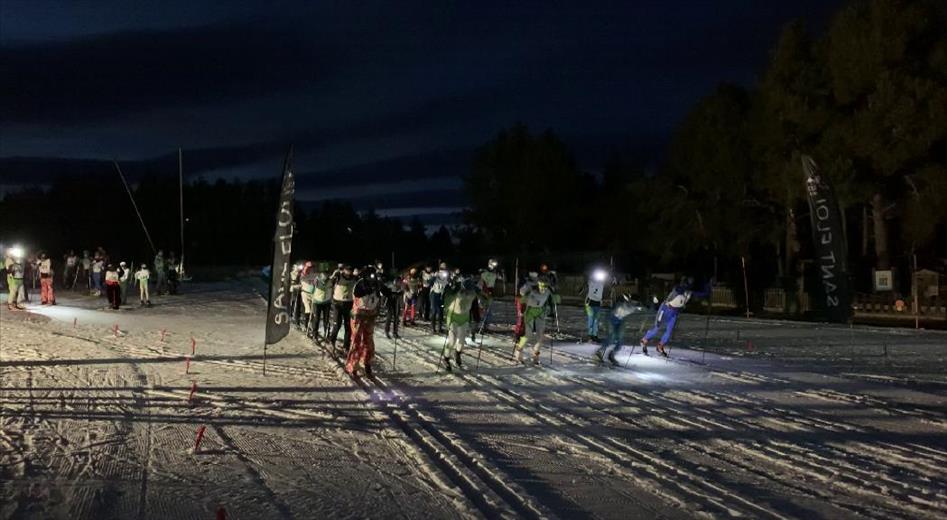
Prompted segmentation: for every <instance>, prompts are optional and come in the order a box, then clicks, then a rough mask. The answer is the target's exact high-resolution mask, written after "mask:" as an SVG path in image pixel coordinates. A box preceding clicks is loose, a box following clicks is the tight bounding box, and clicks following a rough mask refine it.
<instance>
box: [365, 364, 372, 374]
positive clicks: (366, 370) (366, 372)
mask: <svg viewBox="0 0 947 520" xmlns="http://www.w3.org/2000/svg"><path fill="white" fill-rule="evenodd" d="M364 368H365V376H366V377H372V375H373V374H372V366H371V365H368V364H366V365H365V367H364Z"/></svg>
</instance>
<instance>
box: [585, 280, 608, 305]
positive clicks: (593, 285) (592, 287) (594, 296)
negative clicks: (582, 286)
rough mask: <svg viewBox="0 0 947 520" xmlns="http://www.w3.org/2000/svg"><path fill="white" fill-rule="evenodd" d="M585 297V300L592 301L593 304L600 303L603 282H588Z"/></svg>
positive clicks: (603, 289)
mask: <svg viewBox="0 0 947 520" xmlns="http://www.w3.org/2000/svg"><path fill="white" fill-rule="evenodd" d="M586 290H587V291H588V292H587V295H586V298H588V299H589V300H592V301H593V302H599V303H601V302H602V297H603V296H605V282H604V281H601V282H600V281H598V280H589V285H588V287H587V289H586Z"/></svg>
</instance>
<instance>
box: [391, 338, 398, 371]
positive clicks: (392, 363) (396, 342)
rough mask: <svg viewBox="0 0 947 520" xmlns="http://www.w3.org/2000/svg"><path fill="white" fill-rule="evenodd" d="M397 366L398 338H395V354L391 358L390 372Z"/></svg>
mask: <svg viewBox="0 0 947 520" xmlns="http://www.w3.org/2000/svg"><path fill="white" fill-rule="evenodd" d="M397 366H398V336H395V353H394V356H392V358H391V370H392V371H394V370H395V367H397Z"/></svg>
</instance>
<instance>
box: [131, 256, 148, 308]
mask: <svg viewBox="0 0 947 520" xmlns="http://www.w3.org/2000/svg"><path fill="white" fill-rule="evenodd" d="M149 278H151V272H150V271H148V264H141V269H139V270H138V272H136V273H135V281H137V282H138V299H139V301H140V303H139V306H140V307H144V306H145V305H147V306H149V307H151V297H150V295H149V294H148V279H149Z"/></svg>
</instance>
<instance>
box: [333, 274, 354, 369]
mask: <svg viewBox="0 0 947 520" xmlns="http://www.w3.org/2000/svg"><path fill="white" fill-rule="evenodd" d="M354 274H355V273H354V272H353V269H352V266H350V265H344V266H342V267H341V268H340V269H336V271H335V272H334V273H332V276H331V280H332V306H333V307H334V308H335V323H334V324H333V325H332V332H330V333H329V342H330V343H331V344H332V350H333V351H335V350H336V341H337V340H338V338H339V329H340V328H344V329H345V331H344V335H343V337H342V351H343V352H348V351H349V347H351V346H352V325H351V323H350V321H351V319H352V287H353V286H354V285H355V281H356V280H355V275H354Z"/></svg>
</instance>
